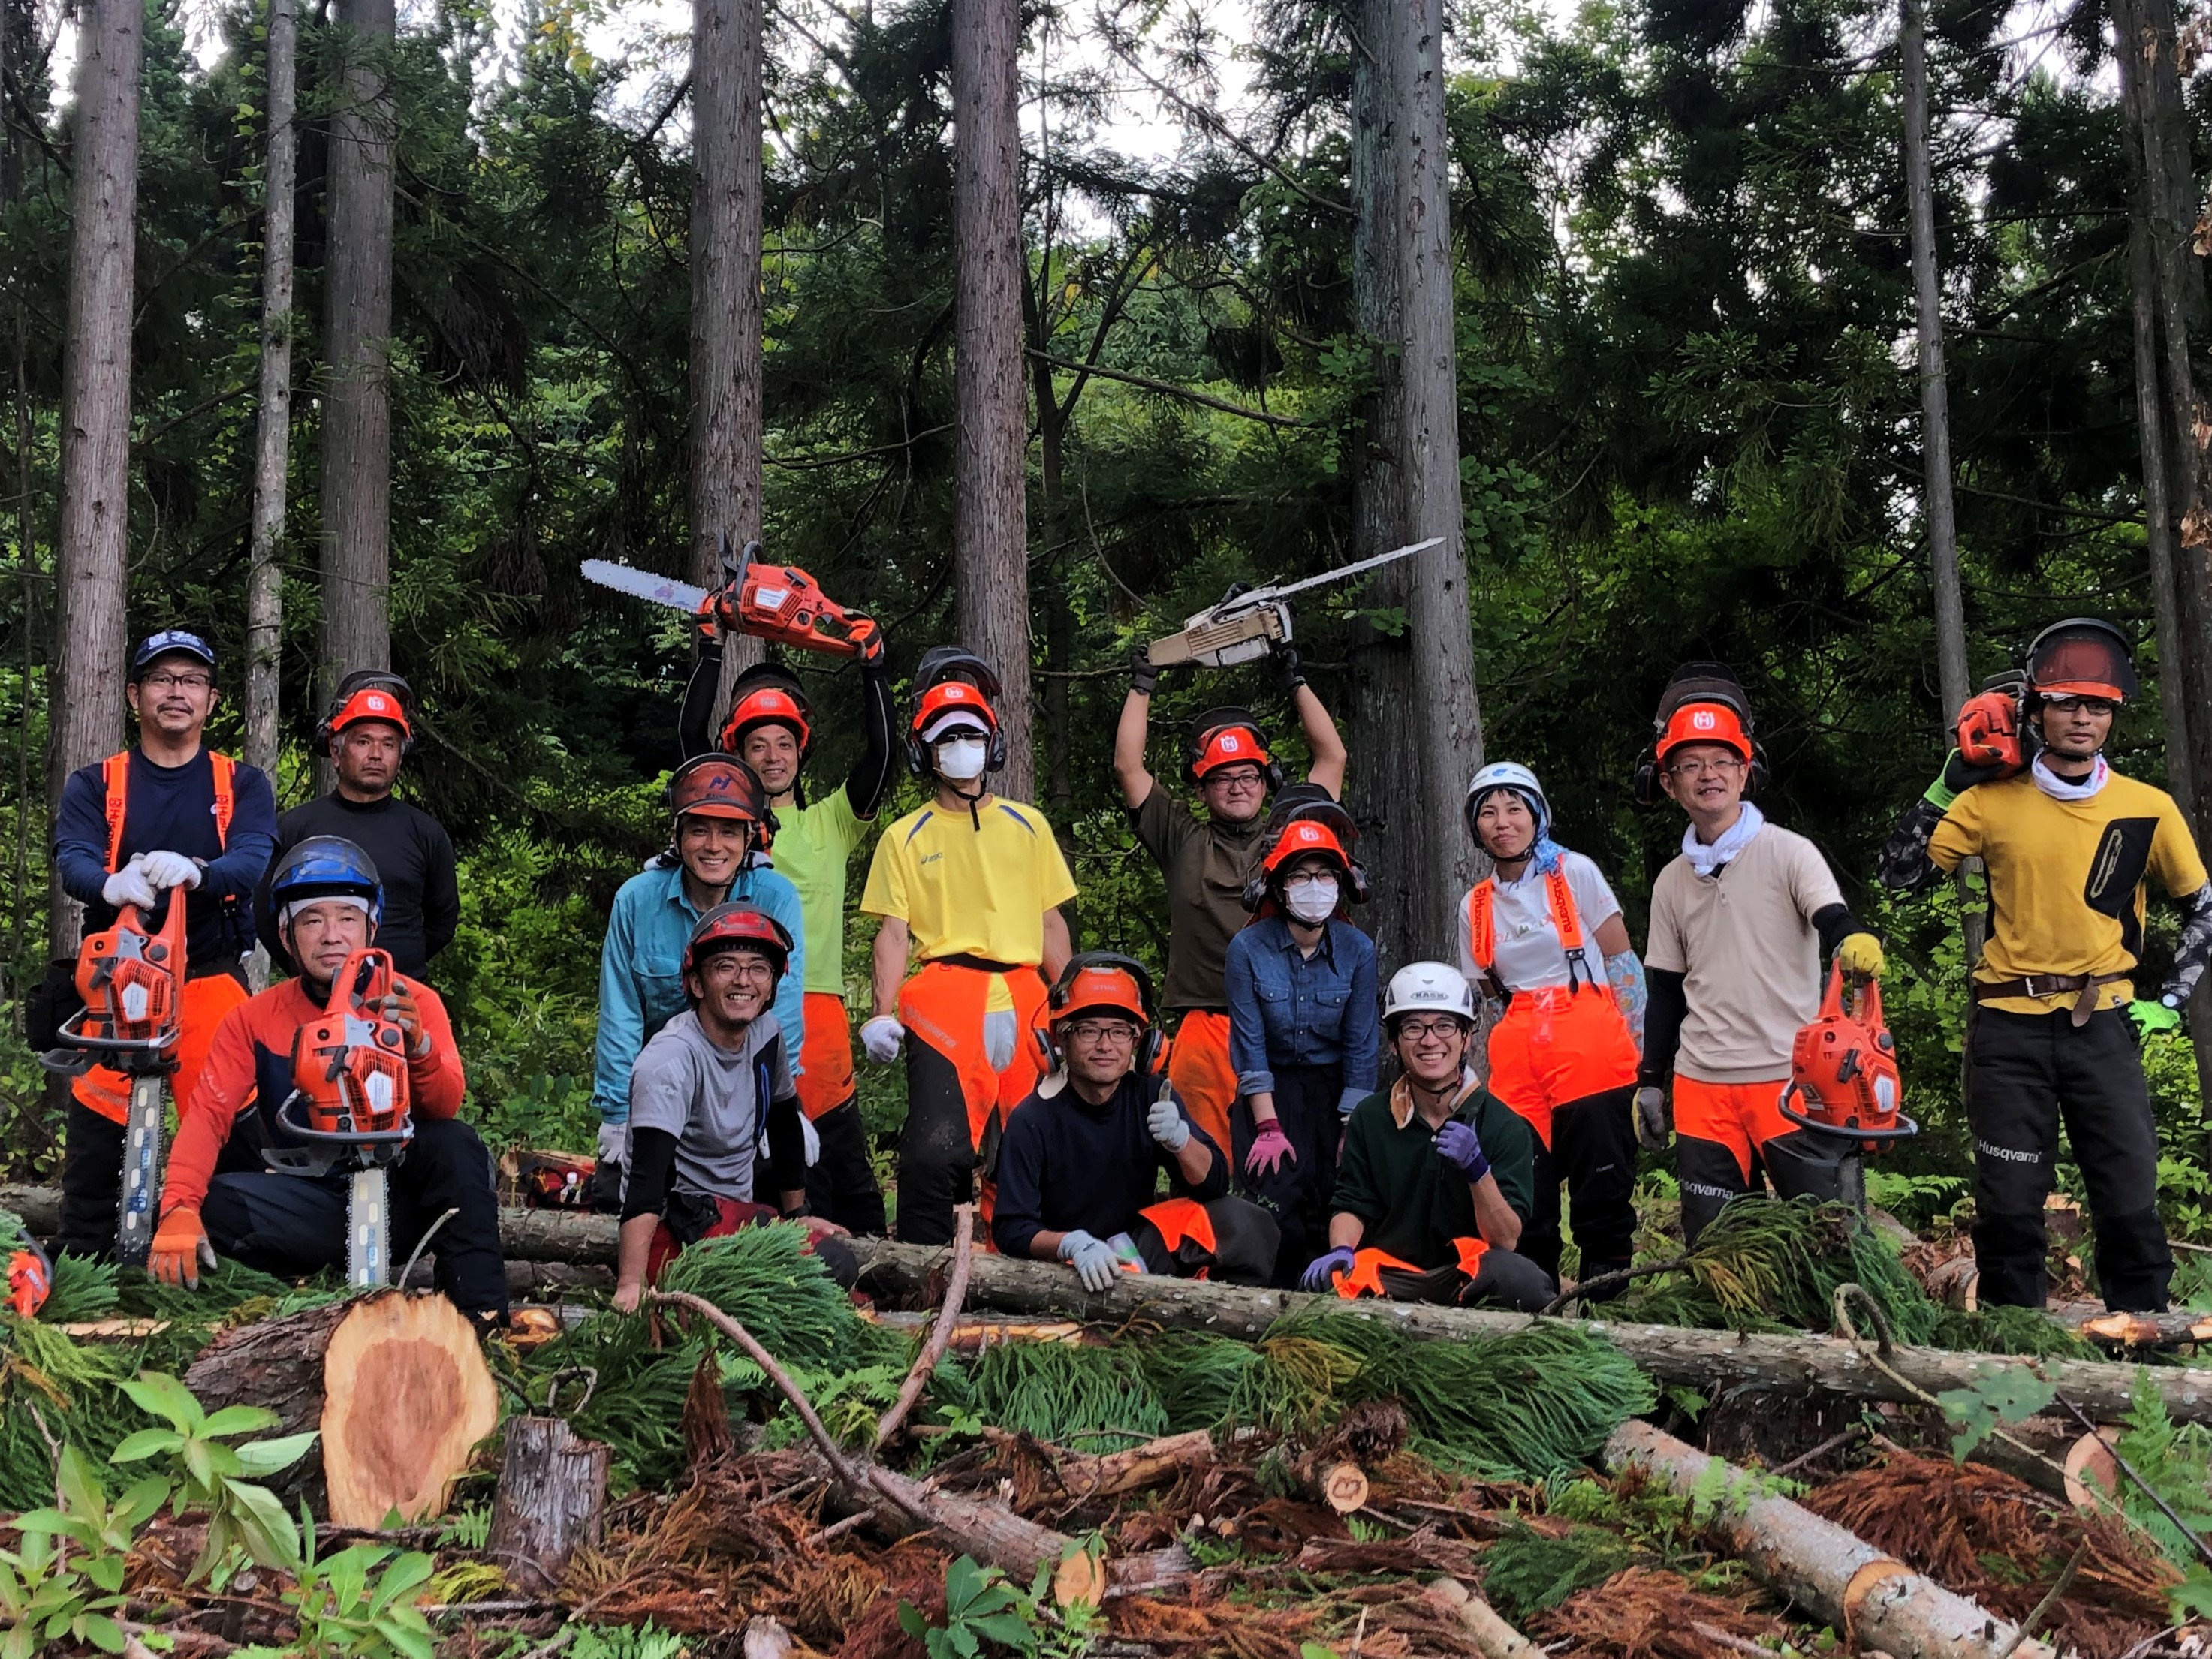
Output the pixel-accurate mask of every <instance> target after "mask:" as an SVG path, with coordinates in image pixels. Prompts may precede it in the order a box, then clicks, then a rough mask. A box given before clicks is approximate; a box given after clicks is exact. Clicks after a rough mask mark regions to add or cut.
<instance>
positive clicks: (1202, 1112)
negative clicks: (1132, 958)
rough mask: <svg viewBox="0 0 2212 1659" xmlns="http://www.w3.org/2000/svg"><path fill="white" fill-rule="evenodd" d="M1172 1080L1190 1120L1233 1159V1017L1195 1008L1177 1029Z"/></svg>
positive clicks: (1170, 1065) (1170, 1067)
mask: <svg viewBox="0 0 2212 1659" xmlns="http://www.w3.org/2000/svg"><path fill="white" fill-rule="evenodd" d="M1168 1081H1169V1082H1170V1083H1172V1084H1173V1085H1175V1091H1176V1094H1177V1095H1179V1096H1181V1097H1182V1103H1183V1109H1185V1110H1186V1111H1188V1113H1189V1114H1190V1121H1192V1122H1194V1123H1195V1124H1196V1125H1198V1127H1200V1128H1201V1129H1203V1130H1205V1131H1206V1133H1207V1134H1209V1135H1211V1136H1212V1137H1213V1144H1214V1145H1215V1146H1218V1147H1219V1148H1220V1149H1221V1155H1222V1156H1223V1157H1224V1158H1226V1157H1228V1156H1229V1109H1230V1107H1231V1106H1232V1105H1234V1104H1235V1103H1236V1101H1237V1068H1236V1067H1235V1066H1231V1064H1230V1063H1229V1016H1228V1015H1227V1014H1225V1013H1218V1012H1215V1011H1214V1010H1213V1009H1211V1008H1194V1009H1192V1010H1191V1011H1190V1012H1188V1013H1187V1014H1185V1015H1184V1016H1183V1017H1182V1024H1180V1025H1178V1026H1176V1034H1175V1042H1174V1044H1173V1046H1172V1047H1170V1048H1169V1050H1168Z"/></svg>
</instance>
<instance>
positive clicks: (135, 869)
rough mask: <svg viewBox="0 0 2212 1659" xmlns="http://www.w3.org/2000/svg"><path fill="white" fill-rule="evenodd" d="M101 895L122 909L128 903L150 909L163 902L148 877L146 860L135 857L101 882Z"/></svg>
mask: <svg viewBox="0 0 2212 1659" xmlns="http://www.w3.org/2000/svg"><path fill="white" fill-rule="evenodd" d="M100 897H102V898H104V899H106V901H107V902H109V903H110V904H112V905H113V906H114V907H115V908H117V909H118V910H120V909H121V908H123V907H124V906H125V905H126V904H135V905H137V907H138V908H140V909H141V910H150V909H152V908H154V907H155V905H157V904H159V903H160V902H161V895H160V894H159V893H156V892H155V890H154V884H153V883H152V882H150V881H149V880H147V879H146V860H145V859H144V858H143V857H139V858H134V859H132V860H131V862H130V863H128V864H126V865H125V866H123V867H122V868H121V869H120V870H118V871H117V872H115V873H114V874H113V875H112V876H110V877H109V878H107V879H106V881H105V882H104V883H102V884H100Z"/></svg>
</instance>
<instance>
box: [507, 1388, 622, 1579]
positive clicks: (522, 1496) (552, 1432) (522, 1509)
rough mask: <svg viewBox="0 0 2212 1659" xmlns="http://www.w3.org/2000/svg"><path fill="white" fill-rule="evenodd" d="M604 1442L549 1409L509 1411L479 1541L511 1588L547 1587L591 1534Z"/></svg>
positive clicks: (593, 1538)
mask: <svg viewBox="0 0 2212 1659" xmlns="http://www.w3.org/2000/svg"><path fill="white" fill-rule="evenodd" d="M607 1455H608V1453H607V1448H606V1447H605V1446H603V1445H601V1444H600V1443H599V1442H598V1441H596V1440H586V1439H584V1438H582V1437H580V1436H579V1435H578V1434H577V1433H576V1432H575V1431H574V1430H573V1429H571V1428H570V1427H569V1426H568V1424H567V1422H566V1421H564V1420H563V1419H561V1418H557V1417H516V1418H510V1419H508V1420H507V1454H506V1456H505V1457H504V1459H503V1460H502V1461H501V1464H500V1469H499V1496H498V1497H497V1498H495V1500H494V1501H493V1503H492V1509H491V1532H490V1534H489V1537H487V1538H486V1540H485V1541H484V1548H485V1550H486V1552H487V1553H489V1555H490V1556H491V1558H492V1559H494V1560H495V1561H496V1562H498V1563H499V1564H500V1565H501V1566H502V1567H504V1568H506V1569H507V1576H508V1577H509V1578H510V1579H512V1580H513V1581H515V1583H517V1586H518V1588H520V1589H534V1590H538V1591H550V1590H551V1589H554V1588H556V1586H557V1585H558V1584H559V1583H560V1582H561V1576H562V1573H563V1572H565V1571H567V1570H568V1558H569V1557H570V1556H572V1555H574V1553H576V1551H577V1549H578V1548H579V1547H581V1546H583V1545H586V1544H589V1545H597V1544H598V1543H599V1515H600V1511H601V1510H603V1509H604V1508H605V1506H606V1501H607Z"/></svg>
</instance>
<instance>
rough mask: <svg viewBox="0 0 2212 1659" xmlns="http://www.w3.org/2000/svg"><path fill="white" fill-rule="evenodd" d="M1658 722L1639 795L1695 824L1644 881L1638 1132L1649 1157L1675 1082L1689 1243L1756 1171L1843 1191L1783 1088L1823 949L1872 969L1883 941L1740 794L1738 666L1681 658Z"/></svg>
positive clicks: (1752, 769) (1754, 754)
mask: <svg viewBox="0 0 2212 1659" xmlns="http://www.w3.org/2000/svg"><path fill="white" fill-rule="evenodd" d="M1653 728H1654V730H1653V738H1654V741H1653V744H1652V748H1651V750H1650V752H1649V754H1648V756H1647V757H1646V759H1645V761H1644V767H1643V768H1642V769H1640V771H1639V775H1638V779H1637V789H1636V794H1637V799H1638V800H1639V801H1642V802H1646V803H1650V802H1652V801H1654V800H1656V792H1655V790H1654V789H1653V787H1652V786H1653V784H1654V783H1656V784H1657V785H1659V786H1660V787H1663V788H1664V790H1665V792H1666V795H1667V798H1668V799H1671V800H1672V801H1673V802H1674V804H1675V805H1677V806H1679V807H1680V808H1681V809H1682V811H1683V813H1684V814H1685V815H1686V817H1688V818H1689V820H1690V823H1689V828H1688V829H1686V830H1684V831H1683V834H1682V852H1681V855H1680V857H1679V858H1676V859H1675V860H1673V861H1672V862H1671V863H1669V864H1668V866H1666V867H1665V868H1664V869H1662V871H1660V872H1659V879H1658V880H1657V881H1656V882H1655V883H1654V884H1652V889H1651V936H1650V941H1649V944H1648V945H1647V946H1646V948H1645V951H1644V971H1645V975H1646V976H1647V978H1648V980H1649V982H1650V1001H1649V1004H1648V1006H1647V1008H1646V1011H1645V1013H1644V1058H1643V1062H1642V1064H1641V1066H1639V1067H1638V1072H1637V1077H1638V1083H1639V1085H1640V1086H1639V1087H1638V1089H1637V1091H1636V1099H1635V1106H1636V1127H1637V1133H1638V1137H1639V1139H1642V1140H1643V1142H1644V1145H1645V1146H1650V1147H1651V1148H1652V1150H1654V1151H1655V1152H1656V1151H1657V1150H1658V1149H1659V1148H1661V1147H1663V1146H1665V1145H1666V1144H1667V1142H1666V1135H1667V1100H1668V1093H1669V1091H1670V1086H1671V1092H1672V1094H1673V1097H1674V1132H1675V1135H1676V1137H1677V1144H1676V1146H1675V1152H1674V1169H1675V1174H1676V1176H1677V1178H1678V1180H1679V1181H1680V1185H1681V1189H1682V1237H1683V1239H1684V1242H1685V1243H1689V1244H1692V1245H1694V1244H1695V1243H1697V1242H1698V1235H1699V1233H1701V1232H1703V1231H1705V1228H1706V1227H1707V1226H1708V1225H1711V1222H1712V1220H1713V1218H1715V1217H1716V1216H1717V1215H1719V1214H1720V1212H1721V1209H1722V1207H1723V1206H1724V1205H1726V1204H1727V1202H1728V1201H1729V1200H1730V1199H1731V1198H1734V1197H1735V1196H1737V1195H1738V1194H1742V1193H1747V1192H1756V1191H1758V1190H1759V1188H1760V1186H1761V1184H1762V1183H1761V1182H1760V1180H1759V1176H1760V1172H1761V1171H1762V1170H1764V1172H1765V1176H1766V1177H1767V1179H1769V1180H1771V1182H1773V1183H1774V1190H1775V1191H1776V1192H1777V1193H1778V1194H1781V1195H1782V1196H1783V1197H1784V1198H1799V1197H1808V1198H1815V1199H1832V1198H1839V1197H1841V1196H1843V1193H1844V1176H1845V1173H1846V1171H1845V1170H1844V1164H1843V1162H1842V1158H1841V1156H1839V1154H1838V1152H1835V1151H1834V1150H1833V1148H1834V1147H1835V1146H1836V1145H1837V1144H1838V1143H1836V1142H1835V1141H1834V1139H1833V1138H1832V1137H1826V1136H1820V1135H1817V1134H1816V1133H1814V1131H1812V1130H1809V1129H1805V1128H1802V1127H1798V1126H1797V1125H1796V1124H1794V1123H1792V1122H1791V1121H1790V1120H1789V1119H1788V1118H1787V1117H1784V1115H1783V1114H1782V1104H1781V1102H1782V1092H1783V1090H1784V1087H1785V1086H1787V1085H1788V1084H1789V1082H1790V1059H1791V1053H1792V1050H1793V1048H1795V1046H1796V1039H1797V1033H1798V1032H1799V1031H1800V1030H1802V1029H1803V1027H1805V1026H1806V1025H1807V1024H1810V1023H1811V1022H1812V1021H1813V1019H1814V1018H1815V1016H1816V1015H1817V1014H1818V1013H1819V1012H1820V996H1821V987H1822V975H1821V970H1820V959H1821V958H1822V957H1824V956H1827V957H1833V958H1834V960H1835V962H1836V963H1837V964H1838V966H1840V967H1841V968H1842V969H1843V971H1844V973H1845V974H1847V975H1857V976H1858V977H1859V978H1861V979H1873V978H1875V977H1876V976H1878V975H1880V974H1881V969H1882V955H1881V941H1880V940H1879V939H1875V936H1874V935H1873V934H1872V933H1868V932H1866V931H1865V929H1863V927H1860V926H1859V924H1858V923H1857V921H1854V920H1853V919H1852V916H1851V913H1850V908H1849V907H1848V906H1846V905H1845V904H1844V896H1843V891H1842V890H1841V889H1840V888H1838V886H1837V884H1836V878H1835V876H1834V874H1833V872H1831V871H1830V870H1829V868H1828V865H1827V860H1825V859H1823V858H1822V857H1821V856H1820V848H1817V847H1815V846H1814V845H1813V843H1812V842H1809V841H1808V840H1806V838H1805V837H1804V836H1800V835H1796V834H1794V833H1792V832H1791V831H1790V830H1788V829H1783V828H1781V827H1780V826H1779V825H1778V824H1772V823H1768V822H1767V821H1766V818H1765V814H1763V813H1762V812H1761V811H1759V808H1758V807H1757V806H1756V805H1753V804H1752V803H1751V802H1750V801H1748V800H1747V799H1744V797H1745V794H1746V793H1747V790H1748V789H1749V788H1750V787H1753V783H1754V781H1755V780H1756V779H1757V778H1758V777H1759V775H1761V774H1762V773H1763V772H1764V771H1765V756H1764V755H1763V754H1762V753H1761V752H1760V750H1759V746H1758V744H1756V743H1755V742H1754V741H1753V726H1752V719H1751V703H1750V699H1749V698H1748V697H1747V696H1745V695H1744V690H1743V687H1742V686H1741V684H1738V683H1737V682H1736V679H1735V676H1734V675H1733V674H1731V673H1730V672H1729V671H1728V670H1727V669H1726V668H1725V667H1723V665H1720V664H1718V663H1692V664H1690V665H1686V666H1685V667H1683V668H1680V669H1677V670H1676V671H1675V673H1674V679H1673V680H1672V681H1671V682H1670V683H1669V684H1668V687H1667V690H1666V692H1665V694H1664V695H1663V696H1662V697H1661V698H1660V702H1659V713H1658V716H1657V718H1656V720H1654V722H1653Z"/></svg>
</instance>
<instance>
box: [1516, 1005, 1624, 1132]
mask: <svg viewBox="0 0 2212 1659" xmlns="http://www.w3.org/2000/svg"><path fill="white" fill-rule="evenodd" d="M1636 1064H1637V1055H1636V1039H1635V1038H1634V1037H1632V1036H1630V1035H1629V1034H1628V1022H1627V1020H1626V1019H1625V1018H1622V1015H1621V1012H1620V1005H1619V1004H1617V1003H1616V1002H1614V1001H1613V990H1612V987H1609V986H1603V985H1584V986H1583V987H1580V988H1576V987H1571V986H1565V985H1551V986H1547V987H1544V988H1543V989H1542V990H1541V991H1516V992H1515V993H1514V994H1513V1002H1512V1005H1511V1006H1510V1007H1508V1008H1507V1009H1506V1011H1505V1018H1504V1019H1501V1020H1499V1021H1498V1024H1497V1025H1496V1026H1495V1027H1493V1028H1492V1030H1491V1033H1490V1091H1491V1093H1492V1094H1494V1095H1496V1096H1497V1097H1498V1098H1499V1099H1500V1100H1502V1101H1504V1103H1506V1104H1507V1105H1508V1106H1510V1107H1511V1108H1512V1109H1514V1110H1515V1111H1516V1112H1518V1113H1520V1114H1521V1115H1522V1117H1524V1118H1526V1119H1527V1120H1528V1127H1530V1128H1532V1129H1534V1130H1535V1132H1536V1138H1537V1139H1539V1140H1541V1141H1542V1142H1543V1143H1544V1148H1545V1150H1546V1151H1547V1152H1548V1151H1550V1150H1551V1146H1552V1113H1553V1111H1554V1110H1555V1109H1558V1108H1559V1107H1561V1106H1565V1105H1566V1104H1567V1103H1569V1102H1571V1101H1577V1100H1585V1099H1587V1098H1589V1097H1590V1096H1592V1095H1599V1094H1603V1093H1605V1092H1606V1091H1607V1090H1608V1089H1619V1088H1622V1087H1625V1086H1626V1085H1629V1084H1632V1083H1633V1082H1635V1081H1636Z"/></svg>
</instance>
